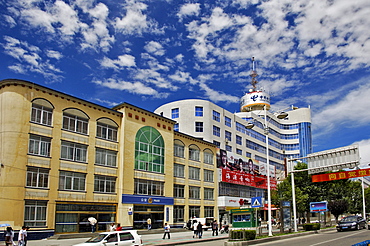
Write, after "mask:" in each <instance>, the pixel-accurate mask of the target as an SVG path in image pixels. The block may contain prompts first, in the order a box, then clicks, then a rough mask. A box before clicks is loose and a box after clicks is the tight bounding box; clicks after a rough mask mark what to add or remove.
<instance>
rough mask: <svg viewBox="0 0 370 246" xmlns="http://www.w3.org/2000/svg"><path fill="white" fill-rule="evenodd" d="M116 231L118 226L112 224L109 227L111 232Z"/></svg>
mask: <svg viewBox="0 0 370 246" xmlns="http://www.w3.org/2000/svg"><path fill="white" fill-rule="evenodd" d="M115 230H116V224H114V223H112V224H110V226H109V231H115Z"/></svg>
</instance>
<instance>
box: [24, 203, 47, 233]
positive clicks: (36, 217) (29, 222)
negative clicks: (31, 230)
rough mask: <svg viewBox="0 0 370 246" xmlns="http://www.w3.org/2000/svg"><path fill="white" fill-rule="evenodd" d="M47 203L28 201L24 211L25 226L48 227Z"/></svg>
mask: <svg viewBox="0 0 370 246" xmlns="http://www.w3.org/2000/svg"><path fill="white" fill-rule="evenodd" d="M46 210H47V201H40V200H38V201H33V200H26V202H25V209H24V225H25V226H31V227H32V226H33V227H36V226H46Z"/></svg>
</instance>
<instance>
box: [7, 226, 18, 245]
mask: <svg viewBox="0 0 370 246" xmlns="http://www.w3.org/2000/svg"><path fill="white" fill-rule="evenodd" d="M13 238H14V231H13V228H11V227H10V226H8V227H7V228H6V232H5V245H6V246H14V245H16V244H15V243H14V241H13Z"/></svg>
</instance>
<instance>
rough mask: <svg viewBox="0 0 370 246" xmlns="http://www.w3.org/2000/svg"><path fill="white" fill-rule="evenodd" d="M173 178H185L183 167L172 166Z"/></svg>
mask: <svg viewBox="0 0 370 246" xmlns="http://www.w3.org/2000/svg"><path fill="white" fill-rule="evenodd" d="M173 176H174V177H180V178H185V166H184V165H180V164H175V165H174V166H173Z"/></svg>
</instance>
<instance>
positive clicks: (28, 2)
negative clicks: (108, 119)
mask: <svg viewBox="0 0 370 246" xmlns="http://www.w3.org/2000/svg"><path fill="white" fill-rule="evenodd" d="M0 5H1V6H0V7H1V9H0V11H1V21H0V60H1V66H0V79H7V78H16V79H24V80H28V81H31V82H34V83H38V84H41V85H44V86H47V87H49V88H52V89H55V90H58V91H61V92H64V93H67V94H71V95H73V96H76V97H78V98H82V99H85V100H88V101H91V102H94V103H97V104H100V105H103V106H106V107H113V106H115V105H117V104H119V103H122V102H128V103H131V104H133V105H136V106H138V107H141V108H143V109H146V110H149V111H154V110H155V109H156V108H157V107H158V106H160V105H162V104H165V103H168V102H171V101H175V100H180V99H186V98H199V99H205V100H210V101H212V102H214V103H215V104H217V105H219V106H221V107H224V108H226V109H227V110H228V111H231V112H237V111H239V99H240V97H242V96H243V94H244V93H245V92H246V91H247V90H248V89H249V88H250V84H249V83H250V77H249V74H250V72H251V57H255V59H256V60H257V72H258V74H259V76H258V81H259V84H258V86H259V87H263V88H264V89H266V90H267V91H269V92H270V93H271V99H272V101H271V103H272V109H275V110H278V109H281V108H285V107H288V106H290V105H294V106H298V107H307V106H310V107H311V109H312V123H313V143H314V151H315V152H316V151H322V150H327V149H332V148H337V147H343V146H347V145H350V144H353V143H359V144H360V154H361V163H362V164H363V165H365V164H368V163H370V151H369V148H370V113H369V110H368V109H369V108H370V83H369V79H370V71H369V65H370V30H369V27H370V18H369V16H370V1H369V0H356V1H348V0H328V1H319V0H315V1H312V0H311V1H308V0H295V1H291V0H279V1H277V0H275V1H258V0H248V1H247V0H220V1H206V0H204V1H180V0H167V1H166V0H148V1H145V0H143V1H135V0H133V1H131V0H121V1H117V0H101V1H99V0H97V1H93V0H58V1H54V0H48V1H44V0H3V1H1V2H0Z"/></svg>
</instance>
